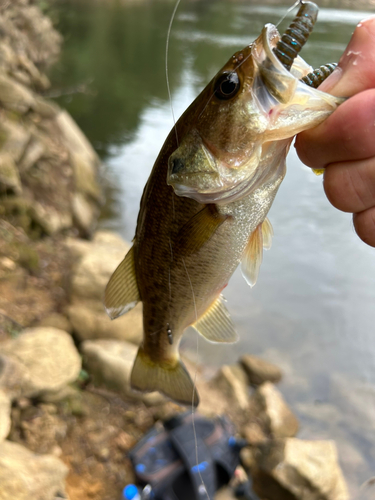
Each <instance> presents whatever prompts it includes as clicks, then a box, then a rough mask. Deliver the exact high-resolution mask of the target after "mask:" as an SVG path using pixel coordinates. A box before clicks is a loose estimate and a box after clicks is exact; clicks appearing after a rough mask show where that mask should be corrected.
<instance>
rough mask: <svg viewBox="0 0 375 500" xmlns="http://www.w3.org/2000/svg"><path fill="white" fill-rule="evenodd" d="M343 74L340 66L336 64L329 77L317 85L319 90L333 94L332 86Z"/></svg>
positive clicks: (333, 86)
mask: <svg viewBox="0 0 375 500" xmlns="http://www.w3.org/2000/svg"><path fill="white" fill-rule="evenodd" d="M342 74H343V70H342V68H340V66H337V67H336V68H335V69H334V71H333V72H332V74H331V75H329V77H328V78H327V79H326V80H324V82H323V83H322V84H321V85H320V86H319V90H322V91H323V92H329V93H330V94H332V93H333V94H334V92H333V91H334V88H335V86H336V85H337V84H338V82H339V81H340V80H341V77H342Z"/></svg>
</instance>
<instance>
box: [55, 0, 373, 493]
mask: <svg viewBox="0 0 375 500" xmlns="http://www.w3.org/2000/svg"><path fill="white" fill-rule="evenodd" d="M172 10H173V3H171V2H169V1H164V2H163V1H159V2H157V1H149V2H145V3H143V4H141V5H140V4H139V3H137V2H134V3H133V2H132V3H130V4H129V5H121V6H119V5H116V4H114V5H110V6H109V5H107V4H105V3H104V2H102V3H98V4H97V3H91V2H88V3H71V4H69V7H68V8H67V4H66V3H64V4H62V5H61V7H60V8H59V16H60V19H61V22H60V26H59V28H60V30H62V31H63V33H65V36H66V43H65V48H64V52H63V57H62V60H61V63H60V64H59V66H58V67H57V68H55V70H54V74H53V75H52V78H53V82H54V90H59V91H60V92H61V93H62V94H64V89H69V88H74V87H77V86H79V85H81V84H83V83H86V84H87V86H86V87H87V88H86V91H85V92H84V93H76V94H72V95H65V96H64V95H62V96H61V97H60V98H59V101H60V103H61V104H62V105H63V106H65V107H67V108H68V110H69V111H70V112H71V113H72V114H73V116H74V118H75V119H76V120H77V122H78V123H79V125H80V126H81V127H82V129H83V130H84V131H85V133H86V134H87V135H88V137H89V139H90V140H91V141H92V142H93V144H94V145H95V147H96V148H97V150H98V151H99V153H100V154H101V155H102V157H103V158H104V160H105V161H106V164H107V169H108V172H107V174H108V177H109V179H110V181H111V183H112V188H111V191H110V193H109V194H110V196H109V200H110V205H109V207H108V208H109V209H110V210H112V212H111V213H112V215H111V217H110V218H109V219H108V218H107V219H105V220H103V221H102V226H105V227H111V228H113V229H116V230H117V231H119V232H120V233H121V234H122V235H123V236H125V237H126V238H127V239H129V240H130V239H131V238H132V237H133V235H134V229H135V222H136V216H137V212H138V207H139V200H140V196H141V193H142V189H143V185H144V183H145V181H146V179H147V177H148V175H149V172H150V169H151V167H152V164H153V162H154V159H155V158H156V155H157V153H158V151H159V149H160V147H161V146H162V143H163V141H164V139H165V137H166V135H167V133H168V132H169V130H170V128H171V126H172V118H171V111H170V104H169V102H168V99H167V90H166V84H165V41H166V40H165V39H166V32H167V27H168V24H169V19H170V15H171V11H172ZM285 10H286V8H284V7H280V6H278V7H277V8H275V7H268V6H256V5H252V4H250V5H249V4H248V2H247V3H246V4H245V3H244V4H241V3H232V2H225V1H223V0H221V1H208V0H205V1H200V2H188V1H185V2H184V1H182V4H181V6H180V8H179V11H178V14H177V16H176V20H175V24H174V27H173V31H172V36H171V41H170V59H169V68H170V83H171V90H172V98H173V107H174V112H175V115H176V116H179V115H180V114H181V113H182V112H183V110H184V109H185V108H186V107H187V106H188V105H189V103H190V102H191V101H192V99H193V98H194V97H195V96H196V95H197V93H198V92H199V90H200V89H201V88H202V87H203V86H204V85H205V84H206V83H207V82H208V80H209V79H210V78H211V77H212V76H213V75H214V74H215V73H216V71H217V69H218V68H219V67H221V66H222V65H223V64H224V62H225V61H226V60H227V59H228V57H230V56H231V54H232V53H233V51H234V50H237V49H239V48H241V46H244V45H245V44H248V43H249V42H251V41H252V40H253V39H254V38H255V37H256V36H257V35H258V34H259V33H260V31H261V29H262V27H263V25H264V24H265V23H267V22H272V23H277V22H278V21H279V20H280V18H281V17H282V15H283V14H284V12H285ZM365 16H366V13H365V12H352V11H347V10H345V11H338V10H332V9H331V10H330V9H323V10H321V12H320V19H319V22H318V24H317V26H316V29H315V30H314V33H313V35H312V36H311V40H310V41H309V44H308V46H307V47H306V48H305V49H304V57H305V58H306V59H307V60H308V61H309V63H310V64H312V65H313V66H315V67H316V66H319V65H320V64H322V63H325V62H331V61H335V60H338V58H339V57H340V55H341V53H342V51H343V49H344V47H345V46H346V44H347V42H348V40H349V38H350V35H351V33H352V31H353V29H354V26H355V24H356V23H357V22H358V21H359V20H360V19H362V18H363V17H365ZM287 23H288V20H285V21H283V23H282V25H281V28H280V29H281V30H282V29H283V26H286V25H287ZM322 53H324V58H323V59H322ZM321 184H322V181H321V178H317V177H315V176H314V175H313V174H312V173H311V172H310V170H309V169H307V168H305V167H303V166H302V165H301V163H300V162H299V160H298V159H297V157H296V155H295V153H294V151H292V152H291V154H290V155H289V159H288V175H287V176H286V179H285V181H284V182H283V184H282V186H281V188H280V191H279V194H278V196H277V198H276V201H275V203H274V206H273V208H272V210H271V212H270V219H271V221H272V224H273V226H274V229H275V237H274V242H273V248H272V250H271V251H270V252H268V253H266V255H265V258H264V262H263V265H262V270H261V274H260V278H259V280H258V283H257V285H256V287H255V288H254V289H252V290H250V289H249V288H248V287H247V285H246V283H245V282H244V280H243V279H242V277H241V275H240V273H238V272H237V273H236V274H235V275H234V277H233V279H232V280H231V282H230V285H229V286H228V288H227V291H226V297H227V299H228V308H229V310H230V311H231V313H232V316H233V319H234V321H235V323H236V324H237V326H238V330H239V333H240V336H241V340H240V342H239V343H238V344H236V345H234V346H232V347H223V346H213V345H209V344H207V343H204V342H203V341H202V342H200V344H199V349H200V356H201V358H202V359H205V360H206V361H207V359H209V360H211V361H212V363H216V364H218V363H224V362H227V363H228V362H234V361H235V360H236V359H237V357H238V356H239V354H240V353H243V352H244V351H248V352H253V353H257V354H262V355H264V356H265V357H267V358H268V359H270V360H271V361H274V362H276V363H278V364H279V365H280V366H281V367H282V368H283V369H284V372H285V379H284V382H283V386H282V390H283V392H284V394H285V395H286V398H287V399H288V401H289V402H290V403H291V404H292V406H293V408H294V409H295V411H297V412H298V413H299V416H300V418H301V419H302V431H301V436H303V437H305V438H306V437H311V438H334V439H336V440H337V441H338V443H339V450H340V457H341V460H342V462H343V466H344V471H345V473H346V476H347V478H348V480H349V481H350V483H351V488H352V491H353V492H354V491H356V487H357V486H358V485H359V484H361V482H362V481H365V480H366V479H367V478H368V477H369V476H370V475H371V469H374V468H375V454H374V451H373V450H374V449H375V447H374V444H375V389H374V387H375V366H374V360H375V341H374V324H375V309H374V306H373V304H374V300H375V281H374V277H375V258H374V257H375V255H374V250H373V249H371V248H369V247H367V246H366V245H364V244H363V243H362V242H360V240H359V239H358V238H357V236H356V235H355V233H354V230H353V228H352V223H351V218H350V216H349V215H348V214H342V213H340V212H338V211H336V210H335V209H334V208H332V207H331V206H330V204H329V203H328V201H327V200H326V198H325V196H324V194H323V190H322V185H321ZM195 342H196V340H195V338H194V339H193V338H192V336H191V335H190V334H187V335H186V339H184V344H185V348H186V349H192V348H195V347H194V346H195Z"/></svg>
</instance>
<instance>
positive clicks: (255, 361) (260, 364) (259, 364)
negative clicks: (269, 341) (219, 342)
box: [240, 354, 282, 385]
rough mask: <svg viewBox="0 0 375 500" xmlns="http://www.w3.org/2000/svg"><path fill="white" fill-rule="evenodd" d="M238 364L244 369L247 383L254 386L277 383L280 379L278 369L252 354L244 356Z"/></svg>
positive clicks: (280, 375)
mask: <svg viewBox="0 0 375 500" xmlns="http://www.w3.org/2000/svg"><path fill="white" fill-rule="evenodd" d="M240 363H241V365H242V366H243V368H244V369H245V371H246V373H247V375H248V377H249V382H250V383H251V384H254V385H260V384H263V382H273V383H276V382H279V381H280V380H281V377H282V373H281V370H280V368H278V367H277V366H275V365H274V364H272V363H269V362H268V361H265V360H263V359H261V358H258V357H257V356H253V355H252V354H245V355H244V356H242V357H241V358H240Z"/></svg>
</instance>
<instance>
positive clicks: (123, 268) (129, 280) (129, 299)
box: [104, 247, 141, 319]
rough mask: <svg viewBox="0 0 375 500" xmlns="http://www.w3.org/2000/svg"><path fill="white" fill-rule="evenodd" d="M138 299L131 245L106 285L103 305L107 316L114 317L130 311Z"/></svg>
mask: <svg viewBox="0 0 375 500" xmlns="http://www.w3.org/2000/svg"><path fill="white" fill-rule="evenodd" d="M140 300H141V299H140V296H139V291H138V285H137V280H136V277H135V268H134V251H133V247H131V249H130V250H129V252H128V253H127V254H126V256H125V259H124V260H123V261H122V262H121V264H120V265H119V266H118V267H117V269H116V271H115V272H114V273H113V274H112V276H111V278H110V280H109V282H108V284H107V286H106V289H105V295H104V307H105V310H106V312H107V314H108V316H109V317H110V318H111V319H115V318H117V317H118V316H121V315H122V314H125V313H126V312H128V311H130V309H132V308H133V307H134V306H135V305H136V304H137V302H139V301H140Z"/></svg>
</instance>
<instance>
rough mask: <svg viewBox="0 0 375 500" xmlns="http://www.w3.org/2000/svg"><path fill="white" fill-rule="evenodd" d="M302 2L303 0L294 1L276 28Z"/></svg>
mask: <svg viewBox="0 0 375 500" xmlns="http://www.w3.org/2000/svg"><path fill="white" fill-rule="evenodd" d="M301 3H302V2H301V0H296V2H294V4H293V5H292V6H291V7H289V9H288V10H287V11H286V12H285V14H284V15H283V17H282V18H281V19H280V21H279V22H278V23H277V24H276V28H277V27H278V26H279V25H280V24H281V23H282V22H283V21H284V19H285V18H286V16H287V15H288V14H289V12H291V11H292V10H293V9H295V8H296V7H298V5H300V4H301Z"/></svg>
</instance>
